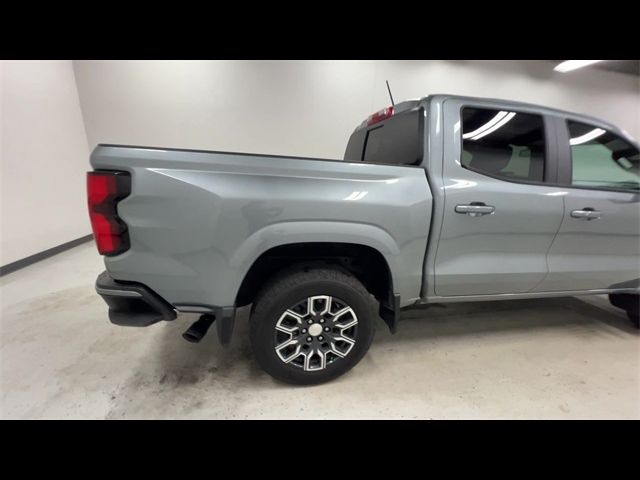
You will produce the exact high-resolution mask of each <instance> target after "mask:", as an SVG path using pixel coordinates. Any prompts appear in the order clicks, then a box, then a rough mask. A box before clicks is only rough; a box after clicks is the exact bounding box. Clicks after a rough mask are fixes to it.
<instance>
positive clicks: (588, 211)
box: [571, 208, 602, 220]
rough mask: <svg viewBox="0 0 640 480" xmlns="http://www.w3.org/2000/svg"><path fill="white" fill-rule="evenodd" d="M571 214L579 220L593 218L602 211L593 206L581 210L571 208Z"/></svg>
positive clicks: (599, 215)
mask: <svg viewBox="0 0 640 480" xmlns="http://www.w3.org/2000/svg"><path fill="white" fill-rule="evenodd" d="M571 216H572V217H573V218H578V219H580V220H595V219H596V218H600V217H601V216H602V212H599V211H598V210H594V209H593V208H583V209H582V210H572V211H571Z"/></svg>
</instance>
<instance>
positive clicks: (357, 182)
mask: <svg viewBox="0 0 640 480" xmlns="http://www.w3.org/2000/svg"><path fill="white" fill-rule="evenodd" d="M91 165H92V167H93V168H94V169H96V170H123V171H127V172H129V173H130V175H131V181H132V187H131V194H130V195H129V196H128V197H127V198H125V199H124V200H122V201H121V202H120V203H118V207H117V208H118V215H119V216H120V217H121V218H122V220H123V221H124V222H125V223H126V224H127V226H128V230H129V237H130V243H131V247H130V249H129V250H127V251H126V252H124V253H122V254H120V255H116V256H113V257H105V264H106V267H107V270H108V271H109V273H110V275H111V276H112V277H113V278H114V279H116V280H121V281H135V282H140V283H143V284H144V285H146V286H148V287H149V288H151V289H153V290H154V291H155V292H157V293H158V294H159V295H160V296H161V297H162V298H163V299H165V300H166V301H167V302H169V303H170V304H171V305H173V306H174V307H175V308H177V309H178V310H180V309H181V308H184V309H185V310H188V308H189V307H193V306H210V307H223V306H233V305H235V302H236V295H237V292H238V289H239V287H240V285H241V283H242V281H243V279H244V277H245V275H246V274H247V271H248V270H249V268H250V267H251V265H252V264H253V262H254V261H255V260H256V259H257V258H258V257H260V256H261V255H263V254H264V253H265V252H267V251H269V250H270V249H272V248H274V247H278V246H281V245H287V244H292V243H305V242H337V243H353V244H362V245H366V246H369V247H371V248H375V249H376V250H378V251H379V252H380V253H381V254H382V255H383V256H384V257H385V259H386V261H387V263H388V265H389V269H390V270H391V273H392V277H393V279H394V285H393V288H394V292H395V293H396V294H399V295H400V298H401V305H402V306H404V305H408V304H411V303H413V302H414V301H415V300H417V299H418V298H419V295H420V287H421V284H422V276H423V259H424V255H425V251H426V243H427V237H428V229H429V224H430V220H431V211H432V208H431V207H432V198H431V194H430V192H429V186H428V183H427V179H426V176H425V172H424V170H423V169H422V168H420V167H412V166H401V165H382V164H365V163H361V162H359V163H351V162H343V161H333V160H322V159H305V158H296V157H281V156H269V155H254V154H241V153H225V152H208V151H194V150H178V149H164V148H148V147H133V146H117V145H98V146H97V147H96V148H95V150H94V151H93V153H92V155H91Z"/></svg>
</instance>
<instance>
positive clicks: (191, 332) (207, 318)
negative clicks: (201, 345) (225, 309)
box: [182, 314, 216, 343]
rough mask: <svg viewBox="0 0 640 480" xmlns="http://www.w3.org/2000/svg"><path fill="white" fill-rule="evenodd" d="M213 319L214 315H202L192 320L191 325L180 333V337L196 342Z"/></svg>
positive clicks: (205, 331)
mask: <svg viewBox="0 0 640 480" xmlns="http://www.w3.org/2000/svg"><path fill="white" fill-rule="evenodd" d="M215 319H216V317H215V315H209V314H205V315H202V316H201V317H200V318H199V319H198V320H196V321H195V322H193V325H191V326H190V327H189V328H188V329H187V331H186V332H184V333H183V334H182V338H184V339H185V340H186V341H187V342H191V343H198V342H199V341H200V340H202V339H203V337H204V336H205V335H206V334H207V331H208V330H209V327H210V326H211V324H213V322H214V321H215Z"/></svg>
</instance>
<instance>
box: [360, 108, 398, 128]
mask: <svg viewBox="0 0 640 480" xmlns="http://www.w3.org/2000/svg"><path fill="white" fill-rule="evenodd" d="M392 116H393V107H387V108H383V109H382V110H379V111H377V112H376V113H374V114H373V115H371V116H369V118H367V125H373V124H374V123H378V122H381V121H383V120H386V119H387V118H391V117H392ZM361 118H362V117H361Z"/></svg>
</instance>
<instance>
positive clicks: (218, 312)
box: [96, 271, 236, 345]
mask: <svg viewBox="0 0 640 480" xmlns="http://www.w3.org/2000/svg"><path fill="white" fill-rule="evenodd" d="M96 292H98V295H100V296H101V297H102V298H103V300H104V301H105V302H106V303H107V305H108V306H109V320H111V323H114V324H115V325H121V326H126V327H147V326H149V325H153V324H154V323H157V322H159V321H161V320H174V319H175V318H176V316H177V314H176V310H179V311H181V312H185V313H200V314H211V315H214V316H215V318H216V320H215V323H216V330H217V332H218V340H220V343H221V344H222V345H228V344H229V342H230V341H231V336H232V334H233V327H234V323H235V313H236V309H235V307H217V306H204V305H198V306H196V305H178V304H176V306H175V307H174V306H172V305H171V304H170V303H168V302H167V301H166V300H164V299H163V298H162V297H161V296H160V295H158V294H157V293H155V292H154V291H153V290H151V289H150V288H149V287H147V286H146V285H143V284H142V283H137V282H123V281H120V280H114V279H113V278H111V275H109V272H106V271H104V272H102V273H101V274H100V275H98V279H97V280H96Z"/></svg>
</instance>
